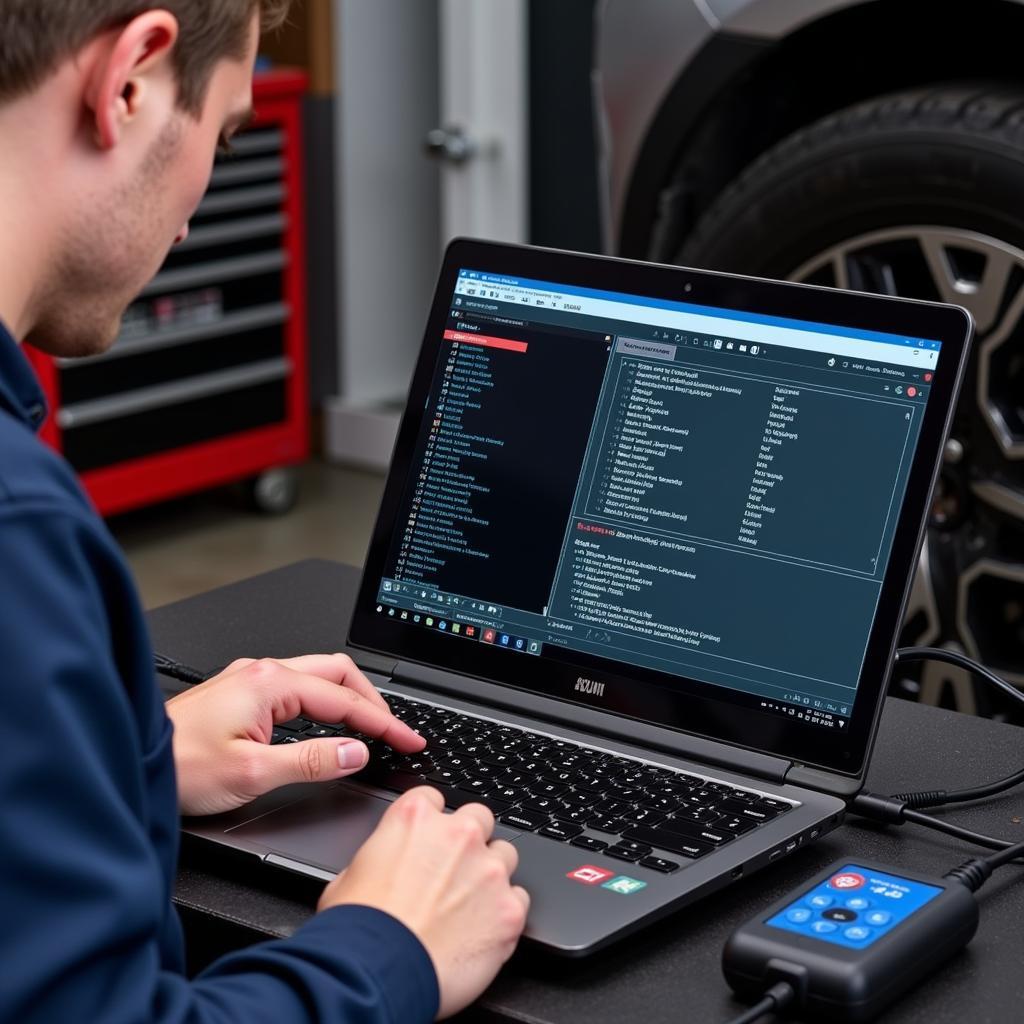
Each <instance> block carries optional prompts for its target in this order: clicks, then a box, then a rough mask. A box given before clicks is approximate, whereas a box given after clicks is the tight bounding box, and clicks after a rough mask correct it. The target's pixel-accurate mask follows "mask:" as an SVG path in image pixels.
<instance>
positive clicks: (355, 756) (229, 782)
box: [167, 654, 426, 814]
mask: <svg viewBox="0 0 1024 1024" xmlns="http://www.w3.org/2000/svg"><path fill="white" fill-rule="evenodd" d="M167 714H168V715H169V716H170V718H171V721H172V722H173V723H174V761H175V765H176V767H177V774H178V799H179V803H180V806H181V812H182V814H219V813H220V812H222V811H230V810H233V809H234V808H236V807H241V806H242V805H243V804H246V803H248V802H249V801H250V800H255V799H256V797H258V796H262V795H263V794H264V793H268V792H270V791H271V790H272V789H277V787H278V786H284V785H286V784H288V783H290V782H327V781H330V780H333V779H340V778H344V777H345V776H346V775H351V774H352V773H353V772H357V771H359V770H360V769H361V768H363V767H364V766H365V765H366V762H367V758H368V756H369V752H368V750H367V748H366V745H365V744H364V743H361V742H360V741H359V740H356V739H352V738H347V737H334V738H331V739H311V740H303V741H302V742H300V743H283V744H279V745H275V746H270V737H271V733H272V731H273V728H274V723H275V722H287V721H289V720H290V719H292V718H295V717H296V716H298V715H300V714H301V715H305V716H307V717H309V718H311V719H313V720H314V721H317V722H344V723H345V724H347V725H348V726H350V727H351V728H352V729H355V730H357V731H358V732H360V733H363V734H364V735H366V736H369V737H371V738H373V739H380V740H383V741H384V742H385V743H387V744H388V745H389V746H391V747H394V748H395V750H397V751H399V752H400V753H414V752H415V751H418V750H422V749H423V747H424V746H425V744H426V741H425V740H424V739H423V737H422V736H420V735H419V734H418V733H415V732H413V730H412V729H410V728H409V727H408V726H407V725H405V723H403V722H401V721H400V720H399V719H397V718H395V716H394V715H392V714H391V711H390V710H389V709H388V705H387V702H386V701H385V700H384V698H383V697H382V696H381V695H380V694H379V693H378V692H377V691H376V689H375V688H374V686H373V684H372V683H371V682H370V681H369V680H368V679H367V678H366V676H364V675H363V673H362V672H360V671H359V669H358V668H356V666H355V663H354V662H353V661H352V659H351V658H350V657H348V655H345V654H324V655H310V656H308V657H304V658H288V659H283V660H281V661H277V660H274V659H272V658H262V659H260V660H258V661H256V660H252V659H249V658H243V659H241V660H239V661H236V662H233V663H232V664H231V665H229V666H228V667H227V668H226V669H225V670H224V671H223V672H222V673H221V674H220V675H218V676H215V677H214V678H213V679H210V680H208V681H207V682H205V683H201V684H200V685H198V686H194V687H193V688H192V689H190V690H186V691H185V692H184V693H182V694H179V695H178V696H177V697H174V698H172V699H171V700H170V701H168V702H167Z"/></svg>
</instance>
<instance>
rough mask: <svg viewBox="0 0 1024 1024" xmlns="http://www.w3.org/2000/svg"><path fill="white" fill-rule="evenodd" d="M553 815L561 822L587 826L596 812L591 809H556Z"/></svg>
mask: <svg viewBox="0 0 1024 1024" xmlns="http://www.w3.org/2000/svg"><path fill="white" fill-rule="evenodd" d="M551 815H552V817H554V818H557V819H558V820H559V821H571V822H573V823H574V824H576V825H586V824H587V822H589V821H590V819H591V818H593V817H594V812H593V811H592V810H590V808H589V807H556V808H555V810H553V811H552V812H551Z"/></svg>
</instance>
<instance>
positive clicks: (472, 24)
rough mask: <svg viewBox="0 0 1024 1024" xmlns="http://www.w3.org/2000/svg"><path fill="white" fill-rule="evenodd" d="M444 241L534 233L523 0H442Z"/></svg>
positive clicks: (433, 136) (439, 139)
mask: <svg viewBox="0 0 1024 1024" xmlns="http://www.w3.org/2000/svg"><path fill="white" fill-rule="evenodd" d="M440 19H441V24H440V50H441V89H440V92H441V95H440V107H441V123H440V124H439V125H438V127H437V129H436V130H435V131H433V132H431V133H430V136H429V138H428V149H429V150H430V151H431V152H432V153H433V154H434V155H435V156H436V158H437V159H438V162H439V164H440V166H441V235H442V238H441V242H442V245H445V244H447V243H448V241H449V240H450V239H452V238H454V237H456V236H459V235H473V236H476V237H480V238H491V239H495V240H499V241H504V242H525V241H526V240H527V235H528V231H529V155H528V102H529V93H528V89H527V80H528V67H527V59H528V46H527V6H526V2H525V0H441V4H440Z"/></svg>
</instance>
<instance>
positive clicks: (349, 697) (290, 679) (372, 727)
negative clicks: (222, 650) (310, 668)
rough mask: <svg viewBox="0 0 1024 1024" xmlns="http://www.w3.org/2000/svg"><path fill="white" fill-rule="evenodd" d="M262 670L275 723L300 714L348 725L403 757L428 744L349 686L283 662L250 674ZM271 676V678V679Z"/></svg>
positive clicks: (257, 667)
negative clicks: (271, 702)
mask: <svg viewBox="0 0 1024 1024" xmlns="http://www.w3.org/2000/svg"><path fill="white" fill-rule="evenodd" d="M256 670H259V672H260V673H262V674H263V675H264V678H265V681H266V683H267V684H268V685H269V688H270V693H271V697H272V698H273V704H274V707H273V714H274V721H275V722H286V721H288V720H289V719H292V718H295V717H296V716H297V715H299V714H304V715H307V716H308V717H310V718H312V719H314V720H315V721H317V722H344V723H345V724H346V725H349V726H351V727H352V728H353V729H356V730H357V731H359V732H361V733H363V734H364V735H366V736H369V737H371V738H372V739H380V740H383V741H384V742H385V743H387V744H388V746H391V747H394V748H395V750H397V751H399V752H400V753H403V754H411V753H413V752H414V751H418V750H422V749H423V748H424V746H426V740H424V739H423V737H422V736H420V735H419V733H416V732H413V730H412V729H410V728H409V726H407V725H406V724H405V723H404V722H402V721H401V720H399V719H397V718H395V716H394V715H393V714H391V712H390V711H388V710H387V709H386V708H381V707H378V705H377V704H375V703H371V702H370V701H368V700H367V699H366V698H365V697H361V696H360V695H359V694H358V693H356V692H355V690H350V689H349V688H348V687H347V686H338V685H337V684H335V683H329V682H327V680H326V679H321V678H320V677H319V676H310V675H305V674H303V673H301V672H296V671H294V670H293V669H290V668H288V666H286V665H283V664H281V663H280V662H271V663H270V664H269V665H266V664H265V663H261V662H257V663H256V664H254V665H253V666H252V667H251V668H250V670H249V671H256ZM268 674H269V675H268Z"/></svg>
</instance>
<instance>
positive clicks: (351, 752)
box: [338, 740, 370, 770]
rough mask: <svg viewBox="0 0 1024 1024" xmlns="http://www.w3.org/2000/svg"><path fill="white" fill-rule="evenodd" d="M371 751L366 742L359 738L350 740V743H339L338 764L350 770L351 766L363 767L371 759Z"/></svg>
mask: <svg viewBox="0 0 1024 1024" xmlns="http://www.w3.org/2000/svg"><path fill="white" fill-rule="evenodd" d="M369 757H370V752H369V751H368V750H367V749H366V745H365V744H364V743H360V742H359V740H349V742H348V743H340V744H338V764H339V765H340V766H341V767H342V768H344V769H346V770H348V769H351V768H362V767H363V765H364V764H366V762H367V761H368V760H369Z"/></svg>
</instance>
